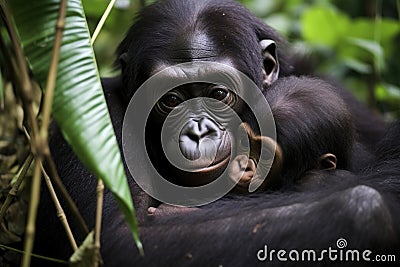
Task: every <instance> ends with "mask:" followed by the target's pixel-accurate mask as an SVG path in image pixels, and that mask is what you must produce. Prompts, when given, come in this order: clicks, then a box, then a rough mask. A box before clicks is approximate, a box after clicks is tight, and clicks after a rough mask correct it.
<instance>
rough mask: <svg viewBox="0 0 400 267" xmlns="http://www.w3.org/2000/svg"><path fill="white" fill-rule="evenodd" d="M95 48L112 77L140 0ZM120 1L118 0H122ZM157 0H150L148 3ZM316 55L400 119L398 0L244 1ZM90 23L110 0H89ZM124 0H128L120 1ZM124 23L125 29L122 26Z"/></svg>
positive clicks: (115, 15) (113, 20)
mask: <svg viewBox="0 0 400 267" xmlns="http://www.w3.org/2000/svg"><path fill="white" fill-rule="evenodd" d="M118 2H119V3H120V5H119V6H117V8H115V9H114V10H113V11H112V14H111V16H110V18H109V21H108V22H107V24H106V28H105V29H104V31H103V32H102V35H101V36H100V39H99V41H98V43H97V44H96V46H95V51H96V55H97V56H98V59H99V65H100V66H99V67H100V71H101V74H103V75H104V74H105V75H113V74H115V73H116V72H115V70H114V69H113V68H112V61H113V60H114V54H113V52H114V51H115V48H116V47H117V44H118V43H119V42H120V41H121V40H122V38H123V35H124V32H126V31H127V30H128V27H129V26H128V25H130V24H131V23H132V21H133V20H134V15H135V14H136V12H138V11H139V10H140V8H141V4H140V3H141V2H143V1H139V0H131V1H130V4H129V1H128V0H120V1H118ZM118 2H117V3H118ZM150 2H153V1H150V0H147V1H146V3H147V4H148V3H150ZM240 2H242V3H243V4H245V5H246V6H247V7H248V8H249V9H250V10H252V11H253V12H254V13H255V14H256V15H257V16H259V17H260V18H262V19H264V20H265V22H266V23H268V24H269V25H271V26H272V27H274V28H275V29H277V30H278V31H279V32H280V33H281V34H283V35H284V36H285V37H286V38H288V39H289V41H290V42H291V43H293V44H294V47H295V49H296V52H297V53H304V54H306V55H308V56H309V57H311V58H312V59H313V62H315V68H316V70H317V72H318V73H321V74H328V75H331V76H333V77H335V78H336V79H338V80H339V81H343V83H344V84H345V85H346V86H347V87H348V88H349V89H350V90H352V91H353V92H354V93H355V94H356V96H357V97H359V99H361V100H362V101H365V102H367V103H368V104H370V105H371V106H372V107H374V108H379V109H380V111H381V112H384V113H385V115H387V116H388V117H400V104H399V103H400V98H399V94H400V93H399V92H400V75H398V73H399V72H400V61H399V60H398V58H400V51H399V50H398V49H397V46H396V41H397V43H398V41H399V40H400V23H399V14H398V13H397V8H398V6H397V5H396V0H385V1H383V0H367V1H364V0H352V1H345V0H306V1H304V0H274V1H273V0H271V1H265V0H240ZM83 3H84V7H85V11H86V13H87V16H88V21H89V27H91V29H92V31H93V29H94V27H93V25H95V24H96V23H97V21H98V20H99V18H100V16H101V13H102V11H103V10H104V9H105V5H106V1H103V0H84V1H83ZM121 3H125V4H121ZM121 25H123V27H121Z"/></svg>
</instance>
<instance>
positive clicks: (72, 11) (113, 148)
mask: <svg viewBox="0 0 400 267" xmlns="http://www.w3.org/2000/svg"><path fill="white" fill-rule="evenodd" d="M10 6H11V8H12V10H11V13H12V16H13V19H14V21H15V25H16V27H17V29H18V32H19V35H20V39H21V42H22V45H23V49H24V53H25V56H26V58H27V60H28V63H29V64H30V69H31V71H32V73H33V75H34V77H35V79H36V80H37V81H38V82H39V85H40V86H41V88H44V87H45V85H46V80H47V78H48V77H47V76H48V75H49V74H48V73H49V62H50V61H51V58H52V56H53V52H52V49H53V43H54V34H55V26H56V23H57V18H58V10H59V6H60V1H59V0H40V1H34V2H32V3H31V4H29V5H27V4H26V3H25V2H24V1H23V0H15V1H12V2H11V3H10ZM3 52H4V51H3ZM15 75H16V76H17V75H18V74H15ZM47 82H48V80H47ZM20 97H21V96H20ZM52 115H53V117H54V118H55V119H56V121H57V122H58V124H59V126H60V128H61V130H62V132H63V135H64V137H65V138H66V140H67V141H68V142H69V143H70V144H71V146H72V148H73V150H74V151H75V153H76V154H77V155H78V157H79V158H80V159H81V160H82V162H83V163H84V164H85V165H86V166H87V167H88V168H89V169H90V170H91V171H92V172H93V173H94V174H95V175H96V176H97V177H98V178H100V179H102V180H103V181H104V184H105V185H106V186H107V187H108V188H109V189H110V191H111V192H112V193H113V194H114V196H115V198H116V200H117V203H118V204H119V206H120V208H121V210H122V212H123V213H124V215H125V217H126V219H127V222H128V225H129V227H130V229H131V230H132V233H133V236H134V238H135V240H136V242H137V245H138V246H139V248H140V249H141V244H140V241H139V239H138V229H137V222H136V218H135V212H134V207H133V203H132V199H131V195H130V189H129V186H128V183H127V180H126V176H125V172H124V167H123V164H122V160H121V155H120V151H119V148H118V144H117V140H116V138H115V135H114V130H113V127H112V124H111V120H110V117H109V114H108V109H107V104H106V102H105V98H104V95H103V91H102V87H101V83H100V77H99V74H98V71H97V67H96V61H95V58H94V54H93V50H92V47H91V46H90V35H89V32H88V28H87V24H86V19H85V16H84V13H83V9H82V6H81V2H80V0H70V1H68V5H67V16H66V22H65V29H64V32H63V38H62V44H61V49H60V58H59V62H58V72H57V80H56V90H55V94H54V102H53V107H52ZM105 163H106V164H105Z"/></svg>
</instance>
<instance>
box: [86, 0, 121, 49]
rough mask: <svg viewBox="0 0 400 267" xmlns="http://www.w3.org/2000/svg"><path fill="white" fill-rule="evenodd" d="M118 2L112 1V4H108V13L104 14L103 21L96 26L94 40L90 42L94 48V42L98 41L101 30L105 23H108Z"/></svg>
mask: <svg viewBox="0 0 400 267" xmlns="http://www.w3.org/2000/svg"><path fill="white" fill-rule="evenodd" d="M115 2H116V0H111V1H110V3H109V4H108V6H107V8H106V11H105V12H104V14H103V16H101V19H100V21H99V23H98V24H97V26H96V29H95V30H94V33H93V36H92V39H91V40H90V45H91V46H93V44H94V42H95V41H96V39H97V36H98V35H99V33H100V31H101V29H102V28H103V26H104V23H105V22H106V19H107V18H108V16H109V15H110V12H111V10H112V8H113V6H114V4H115Z"/></svg>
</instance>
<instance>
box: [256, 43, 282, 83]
mask: <svg viewBox="0 0 400 267" xmlns="http://www.w3.org/2000/svg"><path fill="white" fill-rule="evenodd" d="M260 45H261V49H262V56H263V89H266V88H268V87H269V86H270V85H271V84H272V83H273V82H274V81H276V80H277V79H278V76H279V60H278V53H277V50H276V43H275V41H274V40H270V39H264V40H261V42H260Z"/></svg>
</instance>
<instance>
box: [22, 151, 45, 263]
mask: <svg viewBox="0 0 400 267" xmlns="http://www.w3.org/2000/svg"><path fill="white" fill-rule="evenodd" d="M40 158H41V157H40V156H39V157H36V158H35V168H34V171H33V180H32V185H31V198H30V202H29V213H28V222H27V224H26V231H25V244H24V251H25V254H24V257H23V259H22V266H23V267H29V265H30V260H31V254H32V248H33V241H34V238H35V222H36V215H37V208H38V206H39V193H40V182H41V179H40V178H41V177H40V174H41V171H40V165H41V159H40Z"/></svg>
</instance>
